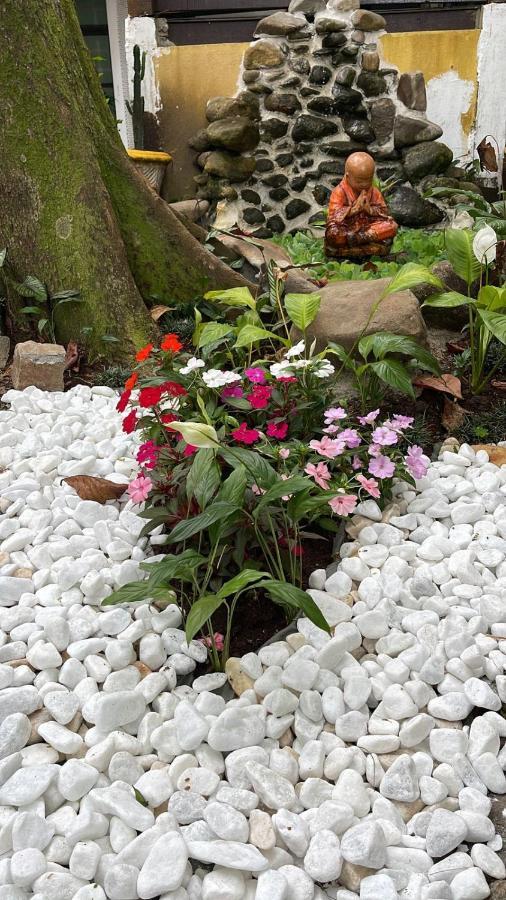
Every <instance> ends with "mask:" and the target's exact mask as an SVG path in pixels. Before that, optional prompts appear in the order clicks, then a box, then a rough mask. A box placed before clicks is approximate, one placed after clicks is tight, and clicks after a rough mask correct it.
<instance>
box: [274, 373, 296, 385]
mask: <svg viewBox="0 0 506 900" xmlns="http://www.w3.org/2000/svg"><path fill="white" fill-rule="evenodd" d="M276 381H277V382H281V384H297V379H296V378H294V377H293V375H283V377H282V378H276Z"/></svg>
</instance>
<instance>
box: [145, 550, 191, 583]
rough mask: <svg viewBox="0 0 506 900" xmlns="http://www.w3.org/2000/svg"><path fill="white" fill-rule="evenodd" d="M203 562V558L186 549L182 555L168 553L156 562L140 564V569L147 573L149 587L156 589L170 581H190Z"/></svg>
mask: <svg viewBox="0 0 506 900" xmlns="http://www.w3.org/2000/svg"><path fill="white" fill-rule="evenodd" d="M205 562H206V558H205V557H204V556H202V555H201V554H200V553H196V552H195V550H191V549H188V550H184V551H183V553H168V554H167V556H164V558H163V559H161V560H159V561H158V562H154V563H150V562H145V563H141V566H140V568H141V569H142V570H143V571H144V572H148V578H149V585H150V586H151V587H158V586H161V585H166V584H167V583H168V582H170V581H191V580H192V576H193V573H194V571H195V569H198V567H199V566H201V565H203V563H205Z"/></svg>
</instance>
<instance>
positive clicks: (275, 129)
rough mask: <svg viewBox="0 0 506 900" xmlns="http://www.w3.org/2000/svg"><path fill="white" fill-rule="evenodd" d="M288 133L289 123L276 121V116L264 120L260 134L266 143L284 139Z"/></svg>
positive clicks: (280, 120) (281, 120)
mask: <svg viewBox="0 0 506 900" xmlns="http://www.w3.org/2000/svg"><path fill="white" fill-rule="evenodd" d="M287 131H288V122H284V121H283V119H276V118H275V117H274V116H273V117H272V118H269V119H264V120H263V122H262V124H261V126H260V133H261V135H262V138H263V140H264V141H271V140H274V139H275V138H279V137H284V135H285V134H286V132H287ZM273 168H274V166H273Z"/></svg>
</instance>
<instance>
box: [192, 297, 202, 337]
mask: <svg viewBox="0 0 506 900" xmlns="http://www.w3.org/2000/svg"><path fill="white" fill-rule="evenodd" d="M194 315H195V328H194V331H193V334H192V344H193V345H194V347H198V345H199V338H200V332H201V331H202V313H201V312H200V309H198V307H197V306H196V307H195V310H194Z"/></svg>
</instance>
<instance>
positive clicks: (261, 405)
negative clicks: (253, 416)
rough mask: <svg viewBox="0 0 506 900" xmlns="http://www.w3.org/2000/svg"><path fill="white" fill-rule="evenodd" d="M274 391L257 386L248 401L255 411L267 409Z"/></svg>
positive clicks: (263, 386) (265, 386)
mask: <svg viewBox="0 0 506 900" xmlns="http://www.w3.org/2000/svg"><path fill="white" fill-rule="evenodd" d="M271 394H272V389H271V388H270V387H267V385H264V384H256V385H255V387H254V390H253V392H252V393H251V394H248V395H247V397H246V399H247V400H249V402H250V403H251V405H252V407H253V408H254V409H265V407H266V406H268V405H269V400H270V399H271Z"/></svg>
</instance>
